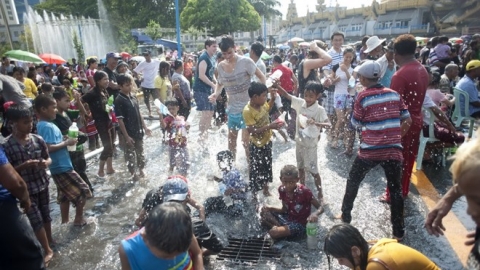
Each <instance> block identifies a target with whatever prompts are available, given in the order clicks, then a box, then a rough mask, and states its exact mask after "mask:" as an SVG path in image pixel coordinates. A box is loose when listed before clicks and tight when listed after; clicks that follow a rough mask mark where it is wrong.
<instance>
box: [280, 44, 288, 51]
mask: <svg viewBox="0 0 480 270" xmlns="http://www.w3.org/2000/svg"><path fill="white" fill-rule="evenodd" d="M277 48H278V49H280V50H288V49H290V46H288V45H285V44H279V45H277Z"/></svg>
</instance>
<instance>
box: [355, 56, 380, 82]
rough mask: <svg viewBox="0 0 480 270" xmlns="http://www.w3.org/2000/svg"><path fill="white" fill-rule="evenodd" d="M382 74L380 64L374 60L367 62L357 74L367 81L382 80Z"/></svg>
mask: <svg viewBox="0 0 480 270" xmlns="http://www.w3.org/2000/svg"><path fill="white" fill-rule="evenodd" d="M380 72H381V67H380V64H379V63H377V62H375V61H372V60H368V61H365V62H364V63H363V64H362V65H361V66H360V67H359V68H358V70H357V73H358V74H359V75H361V76H362V77H365V78H367V79H378V78H380V75H381V74H380Z"/></svg>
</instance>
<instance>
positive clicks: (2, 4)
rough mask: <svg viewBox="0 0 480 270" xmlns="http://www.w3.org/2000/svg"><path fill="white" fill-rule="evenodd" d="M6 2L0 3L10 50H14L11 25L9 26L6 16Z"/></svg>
mask: <svg viewBox="0 0 480 270" xmlns="http://www.w3.org/2000/svg"><path fill="white" fill-rule="evenodd" d="M5 3H6V2H5V1H2V2H1V3H0V9H1V12H2V17H3V22H4V23H5V28H6V30H7V36H8V42H10V48H11V49H12V50H13V42H12V34H11V33H10V25H9V24H8V19H7V15H6V14H5V6H4V5H5Z"/></svg>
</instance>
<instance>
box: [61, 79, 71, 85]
mask: <svg viewBox="0 0 480 270" xmlns="http://www.w3.org/2000/svg"><path fill="white" fill-rule="evenodd" d="M62 84H68V85H72V82H71V81H70V80H69V79H64V80H63V81H62Z"/></svg>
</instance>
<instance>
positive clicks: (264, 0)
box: [248, 0, 282, 20]
mask: <svg viewBox="0 0 480 270" xmlns="http://www.w3.org/2000/svg"><path fill="white" fill-rule="evenodd" d="M248 2H249V3H250V4H251V5H252V6H253V8H254V9H255V11H257V12H258V14H259V15H260V16H265V19H266V20H269V19H272V18H273V17H278V16H282V13H281V12H280V11H279V10H278V9H277V8H278V7H280V6H281V3H280V2H279V1H277V0H248Z"/></svg>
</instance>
